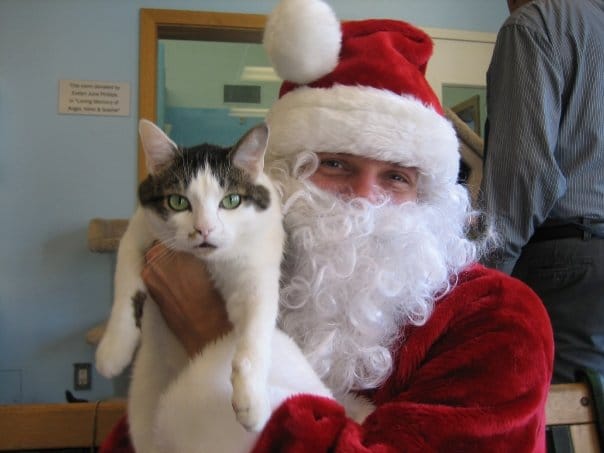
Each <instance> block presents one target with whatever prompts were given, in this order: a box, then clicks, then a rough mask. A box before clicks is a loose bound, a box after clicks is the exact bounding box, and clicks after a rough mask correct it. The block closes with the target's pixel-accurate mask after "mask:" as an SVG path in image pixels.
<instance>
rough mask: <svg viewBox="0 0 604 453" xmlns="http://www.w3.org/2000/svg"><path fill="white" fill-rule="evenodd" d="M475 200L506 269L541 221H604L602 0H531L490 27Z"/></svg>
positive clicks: (500, 263)
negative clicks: (495, 28) (493, 37)
mask: <svg viewBox="0 0 604 453" xmlns="http://www.w3.org/2000/svg"><path fill="white" fill-rule="evenodd" d="M487 115H488V119H489V131H488V136H487V139H486V147H485V162H484V172H483V180H482V187H481V190H482V194H481V197H482V201H483V203H484V208H485V209H486V211H487V212H489V213H491V214H492V215H494V218H495V221H496V226H497V230H498V232H499V234H500V236H501V238H502V241H503V251H502V252H503V254H502V257H501V258H500V259H502V261H500V262H491V263H486V264H489V265H492V266H494V267H498V268H499V269H501V270H503V271H504V272H507V273H511V272H512V270H513V268H514V265H515V263H516V260H517V259H518V257H519V255H520V253H521V251H522V247H523V246H524V245H525V244H526V243H527V242H528V241H529V239H530V238H531V236H532V234H533V232H534V230H535V229H536V228H537V227H539V226H540V225H541V224H542V223H543V222H544V221H545V220H546V219H564V218H570V217H595V218H599V219H604V0H535V1H533V2H531V3H529V4H527V5H525V6H523V7H521V8H519V9H518V10H516V11H515V12H514V14H512V15H511V16H510V17H509V18H508V20H507V21H506V22H505V23H504V25H503V26H502V28H501V30H500V31H499V33H498V35H497V41H496V43H495V49H494V52H493V57H492V60H491V64H490V66H489V70H488V73H487Z"/></svg>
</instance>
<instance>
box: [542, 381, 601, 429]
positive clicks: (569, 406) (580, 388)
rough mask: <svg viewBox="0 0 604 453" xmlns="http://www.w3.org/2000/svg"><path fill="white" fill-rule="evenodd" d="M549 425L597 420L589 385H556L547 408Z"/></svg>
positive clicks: (552, 387)
mask: <svg viewBox="0 0 604 453" xmlns="http://www.w3.org/2000/svg"><path fill="white" fill-rule="evenodd" d="M545 411H546V416H547V417H546V418H547V424H548V425H574V424H580V423H590V422H593V421H594V420H595V417H594V409H593V401H592V399H591V392H590V390H589V387H588V386H587V384H584V383H573V384H554V385H552V386H551V387H550V391H549V395H548V398H547V405H546V408H545Z"/></svg>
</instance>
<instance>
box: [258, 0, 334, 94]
mask: <svg viewBox="0 0 604 453" xmlns="http://www.w3.org/2000/svg"><path fill="white" fill-rule="evenodd" d="M341 41H342V31H341V29H340V22H339V21H338V19H337V17H336V16H335V14H334V12H333V10H332V9H331V8H330V7H329V6H328V5H327V4H326V3H325V2H323V1H320V0H283V1H281V2H280V3H279V5H278V6H277V7H276V8H275V9H274V10H273V12H272V13H271V15H270V16H269V18H268V20H267V23H266V27H265V31H264V47H265V49H266V52H267V54H268V56H269V58H270V60H271V62H272V64H273V66H274V68H275V71H276V72H277V74H278V75H279V76H280V77H281V78H282V79H284V80H289V81H291V82H295V83H298V84H305V83H309V82H312V81H314V80H316V79H319V78H321V77H323V76H324V75H326V74H329V73H330V72H331V71H333V69H334V68H335V67H336V66H337V64H338V55H339V53H340V44H341Z"/></svg>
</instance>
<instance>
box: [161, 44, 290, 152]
mask: <svg viewBox="0 0 604 453" xmlns="http://www.w3.org/2000/svg"><path fill="white" fill-rule="evenodd" d="M158 52H159V55H158V58H157V62H158V68H157V74H158V78H157V81H158V87H157V93H158V96H157V99H158V114H157V121H158V124H159V126H160V127H162V128H163V129H164V130H165V131H166V133H168V135H169V136H170V138H172V140H174V141H175V142H176V143H177V144H179V145H182V146H191V145H196V144H199V143H202V142H209V143H214V144H218V145H222V146H228V145H232V144H233V143H234V142H235V141H236V140H237V139H238V138H239V137H240V136H241V135H243V134H244V133H245V132H246V131H247V130H248V129H250V128H251V127H252V126H253V125H255V124H257V123H259V122H261V121H262V120H263V119H264V117H265V116H266V112H267V111H268V108H269V107H270V106H271V104H272V103H273V102H274V100H275V99H276V98H277V97H278V94H279V87H280V84H281V81H280V80H279V78H278V77H277V76H276V75H275V73H274V72H273V70H272V68H271V66H270V63H269V61H268V58H267V56H266V54H265V52H264V49H263V47H262V45H261V44H260V43H243V42H220V41H184V40H170V39H161V40H159V46H158Z"/></svg>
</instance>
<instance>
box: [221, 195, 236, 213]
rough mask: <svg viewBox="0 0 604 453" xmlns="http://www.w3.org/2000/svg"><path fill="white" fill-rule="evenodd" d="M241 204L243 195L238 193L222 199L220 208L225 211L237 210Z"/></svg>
mask: <svg viewBox="0 0 604 453" xmlns="http://www.w3.org/2000/svg"><path fill="white" fill-rule="evenodd" d="M240 204H241V195H239V194H237V193H230V194H228V195H227V196H226V197H224V198H223V199H222V201H221V202H220V207H221V208H224V209H235V208H236V207H237V206H239V205H240Z"/></svg>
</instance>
